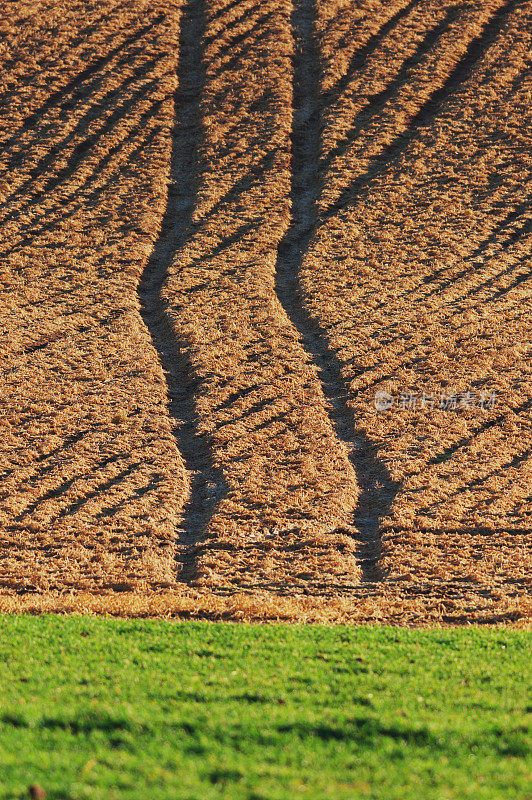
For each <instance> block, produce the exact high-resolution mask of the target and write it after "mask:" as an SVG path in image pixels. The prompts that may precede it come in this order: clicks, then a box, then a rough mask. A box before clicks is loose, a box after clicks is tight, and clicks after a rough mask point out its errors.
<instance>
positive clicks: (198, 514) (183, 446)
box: [138, 0, 224, 580]
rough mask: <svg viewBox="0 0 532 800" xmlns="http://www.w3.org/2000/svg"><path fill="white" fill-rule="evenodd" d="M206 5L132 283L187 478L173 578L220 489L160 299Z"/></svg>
mask: <svg viewBox="0 0 532 800" xmlns="http://www.w3.org/2000/svg"><path fill="white" fill-rule="evenodd" d="M204 32H205V9H204V3H203V1H202V0H189V2H187V3H186V5H185V6H184V8H183V12H182V15H181V26H180V39H179V61H178V71H177V79H178V86H177V90H176V93H175V96H174V113H175V125H174V128H173V131H172V157H171V167H170V182H169V187H168V200H167V206H166V212H165V215H164V219H163V222H162V226H161V232H160V235H159V238H158V239H157V242H156V243H155V246H154V249H153V253H152V256H151V258H150V260H149V262H148V264H147V265H146V268H145V270H144V272H143V275H142V279H141V281H140V284H139V290H138V291H139V298H140V302H141V313H142V318H143V320H144V322H145V324H146V326H147V328H148V330H149V331H150V335H151V337H152V342H153V344H154V347H155V348H156V350H157V352H158V355H159V358H160V361H161V364H162V366H163V370H164V374H165V377H166V382H167V386H168V410H169V413H170V415H171V417H172V420H173V431H174V435H175V437H176V440H177V444H178V446H179V450H180V452H181V454H182V456H183V459H184V462H185V467H186V470H187V473H188V476H189V481H190V484H189V485H190V492H189V496H188V500H187V502H186V505H185V507H184V510H183V519H182V523H181V525H180V529H179V531H178V533H179V536H180V540H179V545H180V547H179V549H178V553H177V559H178V565H179V567H178V570H179V576H180V578H182V579H184V580H186V579H187V578H191V577H194V575H195V557H194V554H195V552H196V550H195V545H196V544H197V543H198V540H199V539H200V537H201V533H202V531H203V530H204V528H205V525H206V523H207V521H208V519H209V516H210V514H211V513H212V509H213V505H214V504H215V503H216V501H217V500H218V499H220V496H221V495H222V494H223V492H224V488H223V487H224V480H223V475H222V473H221V471H220V470H219V469H216V468H215V467H214V465H213V463H212V457H211V453H210V449H209V445H208V442H207V441H206V439H205V437H204V436H201V435H199V433H198V430H197V418H196V411H195V408H194V397H195V393H196V390H197V388H198V384H197V381H195V380H194V376H193V373H192V370H191V367H190V363H189V361H188V358H187V355H186V353H185V352H184V349H183V347H182V346H181V344H180V342H179V339H178V338H177V337H176V334H175V328H174V326H173V325H172V323H171V321H170V319H169V318H168V316H167V306H166V304H165V302H164V300H163V298H162V297H161V293H162V290H163V286H164V284H165V281H166V279H167V276H168V270H169V267H170V265H171V264H172V262H173V260H174V258H175V256H176V253H177V252H178V251H179V249H180V248H181V247H182V246H183V244H184V242H185V241H186V239H187V236H188V235H190V232H191V229H192V226H193V222H192V213H193V210H194V206H195V203H196V193H197V183H198V175H197V171H198V166H197V162H198V155H197V153H198V150H199V148H200V147H201V137H202V128H201V115H200V108H199V104H200V98H201V91H202V87H203V85H204V83H205V74H204V67H203V64H202V46H201V43H202V38H203V35H204Z"/></svg>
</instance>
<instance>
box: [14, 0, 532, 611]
mask: <svg viewBox="0 0 532 800" xmlns="http://www.w3.org/2000/svg"><path fill="white" fill-rule="evenodd" d="M528 22H529V6H528V4H527V3H526V2H519V1H518V0H517V1H516V0H512V1H510V2H502V1H501V0H489V2H486V1H485V0H476V1H475V2H468V3H457V2H451V1H450V0H429V2H425V1H424V2H421V0H418V1H417V2H416V0H412V2H404V1H403V2H387V3H384V2H376V1H375V0H357V2H345V1H342V0H326V1H322V2H319V1H318V0H298V2H297V3H295V4H292V3H291V2H288V0H268V2H261V3H259V2H257V0H182V2H175V1H174V2H170V0H158V2H156V3H148V2H143V0H126V2H119V1H118V0H105V2H89V3H83V4H79V3H78V2H75V0H62V2H61V3H58V2H52V0H43V1H42V2H39V3H33V2H32V3H27V2H23V1H22V0H18V1H17V2H15V3H12V4H10V5H9V8H8V9H7V11H6V13H5V15H4V20H3V22H2V28H3V30H2V33H3V36H4V39H3V42H2V45H1V46H0V48H1V49H0V62H1V65H2V72H3V75H4V87H3V89H4V94H3V96H2V99H1V100H0V103H1V105H2V119H3V123H2V130H1V132H0V134H1V139H0V194H1V198H0V199H1V205H0V227H1V230H2V243H3V244H2V245H1V247H2V254H1V255H2V261H3V264H4V266H3V268H2V272H1V274H2V280H1V283H0V291H1V293H2V304H3V306H2V307H3V309H4V314H3V320H2V337H1V342H2V345H1V350H0V362H1V365H2V369H3V373H4V376H5V377H4V388H3V392H2V403H3V405H4V413H3V415H2V422H1V424H2V426H3V428H4V430H5V433H4V435H3V436H2V438H1V440H0V459H1V467H0V468H1V470H2V489H1V495H0V531H1V540H0V544H1V549H0V587H1V588H2V596H1V597H0V610H6V611H14V610H27V611H33V612H34V611H45V610H51V611H71V612H79V611H86V612H89V613H113V614H125V615H133V616H134V615H144V616H152V615H160V614H163V615H173V616H184V617H194V616H202V617H207V618H213V619H214V618H216V619H225V618H231V619H269V620H272V619H285V620H290V621H298V620H300V621H327V622H329V621H352V622H363V621H366V622H367V621H371V622H392V623H394V624H448V623H463V622H472V621H476V622H483V623H506V624H520V625H522V624H525V621H526V619H527V615H528V612H529V605H528V600H527V593H526V588H527V574H528V573H529V571H530V564H531V559H530V539H529V536H530V534H529V531H530V530H531V529H532V519H531V509H530V487H531V478H530V459H529V452H530V415H531V407H532V404H531V400H530V395H531V392H530V377H529V376H530V371H529V368H528V367H527V362H526V360H525V359H526V345H527V342H529V341H530V333H531V331H530V319H531V316H530V306H529V305H528V306H527V302H528V303H529V300H530V295H529V293H528V294H527V280H526V279H527V278H528V277H529V275H530V261H529V254H530V244H531V238H532V235H531V234H532V224H531V218H530V211H529V206H528V204H527V202H528V195H529V190H530V182H529V174H530V144H531V142H530V135H529V131H530V130H531V129H532V128H531V126H530V124H529V123H530V121H531V120H530V114H531V111H530V109H531V103H530V99H531V91H532V83H531V78H530V71H529V68H528V67H527V60H526V58H527V48H528V46H529V44H530V35H529V25H527V23H528ZM378 391H380V392H387V393H388V394H389V395H390V396H391V397H392V398H393V405H392V407H391V408H389V409H387V410H378V409H376V407H375V402H374V401H375V393H376V392H378ZM467 393H469V394H467ZM442 397H443V398H446V399H447V400H446V402H447V405H448V406H449V405H450V407H446V408H440V407H439V405H440V401H441V398H442ZM449 397H451V398H452V397H457V398H458V399H457V401H456V408H454V407H453V401H452V399H451V401H449ZM422 398H424V400H422ZM414 402H415V407H413V403H414ZM65 592H68V596H67V595H66V594H65Z"/></svg>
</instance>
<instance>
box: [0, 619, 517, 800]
mask: <svg viewBox="0 0 532 800" xmlns="http://www.w3.org/2000/svg"><path fill="white" fill-rule="evenodd" d="M0 629H1V637H0V704H1V705H0V797H1V798H10V799H11V798H20V797H28V787H29V785H30V784H39V785H41V786H42V787H44V789H45V790H46V793H47V798H57V799H59V798H62V799H64V800H66V799H67V798H68V799H69V800H78V799H79V800H82V798H101V799H102V800H103V799H104V798H105V800H113V798H138V800H159V798H165V800H185V798H186V800H192V798H197V799H198V800H209V798H231V800H233V798H234V799H235V800H236V799H237V798H238V800H240V799H241V798H248V799H249V800H251V799H252V798H253V800H259V798H261V799H262V798H264V800H266V798H268V800H273V799H274V798H275V799H276V800H289V799H291V798H294V797H296V798H297V797H301V798H306V799H308V800H310V798H312V799H313V800H318V798H319V800H324V798H331V800H332V798H334V800H343V799H344V798H349V799H350V800H353V799H354V798H379V799H380V798H382V800H384V799H385V798H386V800H394V799H395V798H397V800H414V799H416V800H417V798H419V800H436V799H437V800H439V799H440V798H441V799H442V800H443V798H446V799H447V798H457V800H458V798H459V799H460V800H467V799H468V798H471V799H473V798H474V800H483V799H485V800H496V799H497V798H512V800H518V798H519V799H520V798H525V797H527V796H530V793H529V790H530V782H529V776H530V772H529V768H530V761H529V760H528V755H529V745H530V742H529V739H528V734H527V731H528V726H527V717H526V714H527V713H528V712H530V710H531V709H530V706H528V708H527V702H528V703H529V702H530V701H529V700H527V691H528V689H529V686H530V661H531V659H530V655H531V653H530V646H529V641H530V640H529V637H528V635H527V634H526V633H523V632H518V631H513V632H512V631H504V630H493V629H491V630H480V629H474V628H462V629H457V630H431V631H414V630H405V629H394V628H380V629H378V628H349V627H332V628H327V627H320V626H306V627H296V626H293V627H288V626H259V625H257V626H251V625H234V624H211V623H172V622H164V621H136V620H114V619H99V618H91V617H88V618H87V617H63V618H61V617H52V616H44V617H29V616H19V617H8V616H3V617H0Z"/></svg>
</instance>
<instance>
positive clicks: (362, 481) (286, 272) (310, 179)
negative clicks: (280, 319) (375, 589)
mask: <svg viewBox="0 0 532 800" xmlns="http://www.w3.org/2000/svg"><path fill="white" fill-rule="evenodd" d="M315 23H316V9H315V2H314V0H302V1H301V2H298V3H296V4H295V7H294V11H293V14H292V26H293V33H294V38H295V58H294V95H293V122H292V136H291V142H292V185H291V221H290V227H289V229H288V231H287V233H286V235H285V236H284V238H283V240H282V242H281V243H280V245H279V250H278V260H277V270H276V291H277V296H278V298H279V300H280V302H281V303H282V305H283V308H284V310H285V311H286V313H287V315H288V317H289V318H290V321H291V322H292V324H293V325H294V326H295V327H296V328H297V330H298V332H299V334H300V336H301V339H302V342H303V344H304V346H305V349H306V350H307V352H308V353H309V354H310V356H311V358H312V362H313V364H314V365H315V367H316V368H317V370H318V375H319V378H320V381H321V385H322V389H323V392H324V395H325V397H326V398H327V400H328V403H329V412H330V417H331V421H332V423H333V426H334V430H335V432H336V435H337V436H338V437H339V439H340V440H341V441H342V442H343V443H344V444H345V445H346V447H347V449H348V452H349V459H350V461H351V463H352V464H353V467H354V469H355V472H356V477H357V482H358V487H359V496H358V502H357V506H356V508H355V509H354V513H353V525H354V527H355V529H356V530H355V531H354V532H353V534H354V536H355V537H356V539H357V540H359V542H360V544H359V548H358V560H359V563H360V566H361V569H362V579H363V580H376V579H378V578H379V577H380V576H379V569H378V559H379V556H380V535H379V518H380V517H381V516H382V515H384V514H385V513H386V511H387V510H388V508H389V506H390V505H391V503H392V502H393V498H394V496H395V493H396V492H397V486H396V484H394V482H393V481H392V480H391V479H390V476H389V475H388V473H387V471H386V469H385V468H384V466H383V465H382V464H381V463H380V462H379V460H378V458H377V456H376V452H375V448H374V446H373V445H372V443H371V441H370V440H369V439H368V438H367V437H366V436H364V435H363V434H362V433H361V432H359V431H357V429H356V423H355V419H354V414H353V411H352V409H351V408H350V407H349V405H348V403H347V390H346V386H345V382H344V379H343V377H342V373H341V367H340V362H339V361H338V359H337V357H336V356H335V354H334V352H333V351H332V350H331V349H330V348H329V346H328V344H327V340H326V338H325V335H324V332H323V331H322V330H321V328H320V326H319V323H318V322H317V320H315V319H314V318H313V317H312V315H311V314H310V313H309V312H308V311H307V309H306V307H305V299H304V296H303V295H302V291H301V286H300V283H299V271H300V268H301V263H302V261H303V258H304V255H305V251H306V248H307V245H308V243H309V241H310V239H311V237H312V233H313V229H314V227H315V225H316V222H317V201H318V197H319V160H320V102H319V86H320V74H319V72H320V67H319V53H318V51H317V45H316V40H315Z"/></svg>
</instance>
